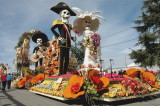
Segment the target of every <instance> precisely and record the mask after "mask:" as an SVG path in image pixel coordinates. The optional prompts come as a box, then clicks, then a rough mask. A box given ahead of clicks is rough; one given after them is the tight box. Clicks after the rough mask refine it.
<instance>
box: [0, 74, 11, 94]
mask: <svg viewBox="0 0 160 106" xmlns="http://www.w3.org/2000/svg"><path fill="white" fill-rule="evenodd" d="M11 81H12V75H11V74H10V73H8V74H6V73H3V74H2V76H1V78H0V88H1V89H2V91H5V90H6V87H7V90H9V89H11Z"/></svg>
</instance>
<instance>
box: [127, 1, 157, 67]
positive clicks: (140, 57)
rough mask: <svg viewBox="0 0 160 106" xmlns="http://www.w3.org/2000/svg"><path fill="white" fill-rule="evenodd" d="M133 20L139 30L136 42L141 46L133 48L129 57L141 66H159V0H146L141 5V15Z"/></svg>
mask: <svg viewBox="0 0 160 106" xmlns="http://www.w3.org/2000/svg"><path fill="white" fill-rule="evenodd" d="M139 18H140V19H139V20H136V21H134V22H135V23H136V24H137V26H136V27H134V28H135V29H136V30H137V32H139V34H140V36H139V41H138V43H137V44H136V46H137V45H140V46H141V47H142V48H141V49H139V50H133V51H132V53H131V54H130V57H131V59H134V62H135V63H138V64H141V66H144V67H146V66H154V65H158V66H160V35H159V34H160V0H146V1H144V5H143V7H142V15H141V16H139Z"/></svg>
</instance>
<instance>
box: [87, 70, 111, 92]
mask: <svg viewBox="0 0 160 106" xmlns="http://www.w3.org/2000/svg"><path fill="white" fill-rule="evenodd" d="M88 78H89V80H90V81H91V82H92V83H93V84H94V85H96V86H97V91H100V90H103V89H106V88H107V86H108V85H109V83H110V80H109V79H108V78H107V77H105V76H102V77H101V76H100V74H99V71H98V70H95V69H90V70H88ZM98 80H99V81H98ZM97 81H98V82H97Z"/></svg>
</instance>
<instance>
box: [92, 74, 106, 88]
mask: <svg viewBox="0 0 160 106" xmlns="http://www.w3.org/2000/svg"><path fill="white" fill-rule="evenodd" d="M92 80H93V83H94V84H95V85H96V86H97V88H98V89H99V88H101V87H102V86H103V83H102V81H101V80H100V78H99V77H97V76H94V77H92Z"/></svg>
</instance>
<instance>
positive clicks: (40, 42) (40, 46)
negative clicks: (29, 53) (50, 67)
mask: <svg viewBox="0 0 160 106" xmlns="http://www.w3.org/2000/svg"><path fill="white" fill-rule="evenodd" d="M32 41H33V42H35V43H37V46H36V47H35V48H34V50H33V54H34V57H35V58H37V59H38V61H37V62H35V68H36V67H38V66H42V64H43V58H39V56H38V54H37V52H40V53H42V54H43V53H44V51H46V47H45V46H44V45H45V44H46V43H47V42H48V37H47V35H46V34H44V33H42V32H40V31H38V32H35V33H34V34H33V36H32Z"/></svg>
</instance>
